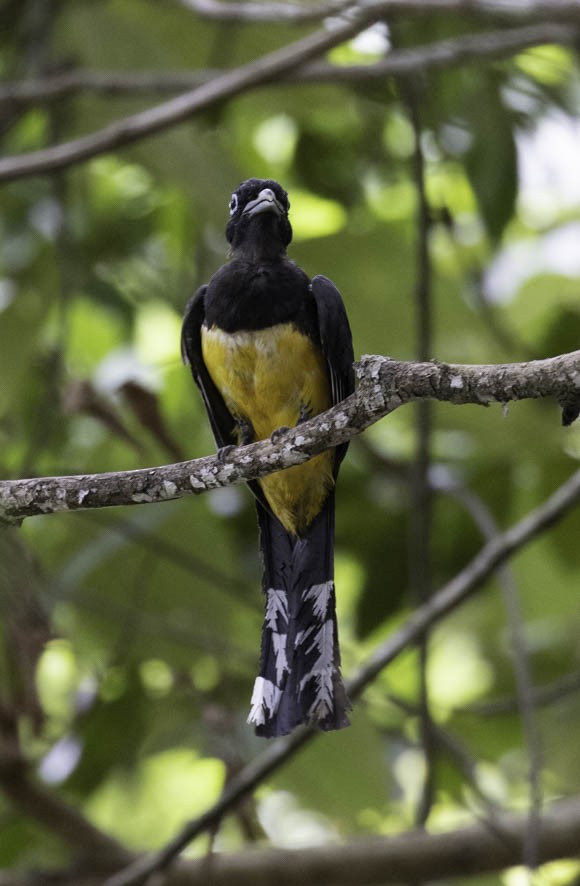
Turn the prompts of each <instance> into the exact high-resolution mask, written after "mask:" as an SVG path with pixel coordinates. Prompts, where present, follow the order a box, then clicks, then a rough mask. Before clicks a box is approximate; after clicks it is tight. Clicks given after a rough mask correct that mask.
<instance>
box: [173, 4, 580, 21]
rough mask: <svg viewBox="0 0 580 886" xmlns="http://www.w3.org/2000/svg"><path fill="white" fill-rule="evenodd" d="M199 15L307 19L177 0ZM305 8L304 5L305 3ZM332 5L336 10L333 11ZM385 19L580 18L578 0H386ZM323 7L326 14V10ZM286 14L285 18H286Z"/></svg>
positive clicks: (295, 11) (269, 9)
mask: <svg viewBox="0 0 580 886" xmlns="http://www.w3.org/2000/svg"><path fill="white" fill-rule="evenodd" d="M180 2H181V3H182V5H184V6H187V7H188V8H190V9H191V10H192V11H194V12H196V13H197V14H198V15H203V16H205V17H208V18H214V19H221V20H222V21H277V20H279V21H287V20H292V21H299V20H300V19H302V21H304V20H305V19H306V20H308V14H307V13H302V12H301V9H302V7H301V6H299V5H298V4H292V5H291V6H290V10H289V11H288V12H287V13H284V12H283V7H284V6H285V4H282V3H276V2H270V3H252V2H245V3H233V2H227V0H180ZM379 2H380V0H360V2H359V3H358V4H356V3H354V2H353V0H350V2H347V0H344V2H343V3H342V4H341V3H340V0H336V3H335V4H333V0H327V3H326V4H325V3H324V2H319V3H316V4H313V5H314V10H315V12H316V15H315V16H314V19H316V18H319V17H321V16H323V15H329V14H336V13H337V12H339V11H340V10H341V9H342V8H344V10H345V11H348V9H349V7H351V8H357V7H358V6H364V7H367V8H371V7H373V6H375V5H377V4H378V3H379ZM304 6H305V8H308V7H307V4H304ZM333 6H335V7H336V8H333ZM380 6H381V8H382V10H383V15H385V16H395V15H396V16H411V15H432V14H433V13H437V14H442V15H445V14H449V13H459V14H461V15H466V14H468V15H472V16H473V15H477V16H493V17H494V18H503V19H506V20H508V21H511V20H516V21H518V20H521V19H529V18H537V17H541V18H544V16H545V15H546V13H547V12H548V11H549V14H550V18H562V19H574V18H578V17H580V0H550V3H549V9H548V5H547V4H546V2H545V0H387V2H380ZM325 7H326V11H325ZM285 15H287V18H285Z"/></svg>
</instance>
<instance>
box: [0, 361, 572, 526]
mask: <svg viewBox="0 0 580 886" xmlns="http://www.w3.org/2000/svg"><path fill="white" fill-rule="evenodd" d="M358 370H359V385H358V388H357V390H356V392H355V393H354V394H352V395H351V396H350V397H348V398H347V399H346V400H344V401H343V402H342V403H340V404H338V406H335V407H333V408H332V409H329V410H328V412H324V413H322V414H321V415H319V416H316V418H313V419H310V420H309V421H307V422H304V423H302V424H300V425H299V426H298V427H296V428H292V429H291V430H288V431H284V432H281V433H280V434H279V436H277V438H276V442H272V440H262V441H260V442H259V443H253V444H251V445H250V446H241V447H236V449H234V450H233V451H231V452H228V453H227V455H225V456H223V457H218V456H207V457H205V458H200V459H196V460H195V461H185V462H180V463H179V464H176V465H164V466H163V467H156V468H144V469H141V470H135V471H119V472H116V473H107V474H89V475H77V476H71V477H42V478H39V479H36V478H35V479H31V480H4V481H0V520H4V521H8V522H10V521H18V520H22V519H23V518H24V517H30V516H34V515H38V514H49V513H55V512H58V511H69V510H79V509H89V508H90V509H92V508H102V507H111V506H115V505H134V504H143V503H152V502H160V501H167V500H169V499H176V498H181V497H182V496H184V495H187V494H190V495H191V494H192V493H193V494H200V493H202V492H206V491H207V490H209V489H216V488H218V487H220V486H231V485H233V484H235V483H243V482H246V481H247V480H251V479H255V478H257V477H262V476H265V475H266V474H271V473H273V472H274V471H279V470H281V469H283V468H288V467H291V466H292V465H296V464H302V463H303V462H305V461H307V460H308V459H309V458H311V457H312V456H314V455H317V454H318V453H319V452H323V451H324V450H325V449H329V448H331V447H332V446H336V445H338V444H339V443H342V442H345V441H346V440H350V439H351V438H352V437H354V436H356V434H358V433H360V432H361V431H363V430H364V429H365V428H367V427H369V426H370V425H371V424H373V423H374V422H376V421H378V420H379V419H380V418H382V417H383V416H385V415H388V414H389V413H390V412H393V411H394V410H395V409H398V408H399V407H400V406H402V405H403V404H404V403H410V402H412V401H414V400H421V399H432V400H441V401H446V402H449V403H455V404H465V403H472V404H477V405H480V406H488V405H489V404H490V403H492V402H494V401H497V402H501V403H507V402H508V401H510V400H525V399H529V398H534V399H536V398H540V397H554V398H556V399H557V400H558V401H560V400H562V399H564V398H565V397H566V396H569V395H571V394H577V392H578V386H579V384H580V351H573V352H572V353H570V354H563V355H560V356H558V357H550V358H548V359H546V360H534V361H532V362H530V363H504V364H494V365H479V366H475V365H474V366H469V365H464V364H449V363H406V362H398V361H396V360H391V359H389V358H387V357H380V356H372V357H371V356H367V357H363V358H362V360H361V363H360V364H359V367H358Z"/></svg>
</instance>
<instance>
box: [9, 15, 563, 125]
mask: <svg viewBox="0 0 580 886" xmlns="http://www.w3.org/2000/svg"><path fill="white" fill-rule="evenodd" d="M577 35H578V32H577V30H576V29H575V28H574V27H572V26H570V25H566V24H557V23H556V24H553V23H545V24H539V25H537V24H536V25H523V26H521V27H516V28H508V29H502V30H494V31H485V32H483V33H478V34H463V35H462V36H461V37H459V38H457V37H451V38H448V39H446V40H439V41H437V42H435V43H429V44H426V45H424V46H413V47H410V48H406V49H396V50H392V51H391V52H389V53H388V55H387V56H385V58H383V59H381V60H380V61H377V62H374V63H373V64H370V65H336V64H329V63H328V62H310V63H309V64H305V65H303V66H302V67H301V68H299V69H298V70H295V71H292V72H289V73H288V74H285V75H284V76H280V77H279V78H277V79H276V80H275V81H274V82H273V83H269V84H268V85H269V86H287V85H288V84H297V85H303V84H305V83H331V84H337V83H365V82H369V81H370V82H372V81H375V80H384V79H385V78H387V77H390V76H395V77H405V76H414V75H416V74H424V73H426V72H428V71H432V70H435V69H438V68H451V67H454V66H456V65H461V64H469V63H472V62H481V61H485V60H488V61H494V60H496V59H500V58H503V57H504V56H506V55H511V54H513V53H514V52H519V51H522V50H524V49H528V48H530V47H533V46H538V45H543V44H546V43H562V44H567V43H574V42H575V40H576V39H577ZM224 73H225V72H224V71H223V70H211V69H205V70H199V71H130V72H127V71H91V70H72V71H66V72H64V73H60V74H54V75H52V76H47V77H43V78H42V79H34V80H21V81H16V82H13V83H4V84H2V85H0V106H14V108H16V109H17V108H25V107H28V106H31V105H37V104H45V103H49V102H53V101H59V100H61V99H62V98H66V97H68V96H71V95H75V94H77V93H79V92H92V93H95V94H97V95H104V96H116V95H118V96H127V95H135V96H139V95H155V94H160V95H164V94H168V93H169V94H175V93H179V92H186V91H187V92H191V91H192V90H194V89H197V88H198V87H200V86H202V85H203V84H204V83H207V82H209V81H210V80H215V79H216V78H217V77H220V76H221V75H223V74H224ZM258 85H260V84H258ZM248 88H250V87H248Z"/></svg>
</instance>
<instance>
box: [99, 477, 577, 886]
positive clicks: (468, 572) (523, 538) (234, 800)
mask: <svg viewBox="0 0 580 886" xmlns="http://www.w3.org/2000/svg"><path fill="white" fill-rule="evenodd" d="M579 500H580V471H577V472H576V473H575V474H573V475H572V477H570V479H569V480H568V481H567V482H566V483H564V484H563V485H562V486H560V487H559V488H558V489H557V490H556V492H554V493H553V494H552V495H551V496H550V497H549V498H548V499H547V500H546V501H545V502H544V503H543V504H542V505H541V506H540V507H538V508H536V509H535V510H534V511H532V512H531V513H530V514H528V515H527V516H526V517H524V518H523V519H522V520H520V522H519V523H516V524H515V526H512V527H511V529H508V530H507V531H506V532H505V533H503V534H502V535H498V536H496V537H495V538H493V539H492V540H491V541H490V542H488V543H487V544H486V545H485V546H484V547H483V548H482V549H481V550H480V552H479V553H478V554H477V555H476V557H474V559H473V560H472V561H471V562H470V563H469V564H468V565H467V566H466V567H465V569H463V570H462V571H461V572H460V573H459V574H458V575H457V576H456V577H455V578H454V579H452V581H450V582H449V583H448V584H447V585H446V586H445V587H444V588H442V590H440V591H439V592H438V593H437V594H435V595H434V596H433V597H431V599H430V600H429V601H428V602H427V603H425V604H424V605H423V606H421V607H420V608H419V609H417V610H416V611H415V612H414V613H413V614H412V615H411V616H410V617H409V619H408V620H407V621H406V623H405V624H404V625H403V626H402V627H401V628H400V629H399V630H398V631H396V632H395V633H394V634H392V635H391V636H390V637H389V638H388V640H386V641H385V643H383V644H382V645H381V646H379V647H378V649H376V650H375V652H374V653H373V654H372V655H371V656H370V657H369V658H368V659H367V661H366V662H365V664H363V665H362V666H361V667H360V668H359V670H358V671H357V673H356V674H355V675H354V677H353V678H352V679H351V680H349V681H348V686H347V691H348V694H349V695H350V696H351V698H356V697H357V696H359V695H360V694H361V693H362V692H363V691H364V689H365V688H366V687H367V686H368V685H369V684H370V683H372V682H373V681H374V680H375V679H376V677H377V676H378V675H379V674H380V672H381V671H382V670H383V669H384V668H385V667H386V666H387V665H389V664H390V663H391V662H392V661H394V660H395V659H396V658H397V657H398V656H399V655H400V654H401V653H402V652H403V651H405V650H406V649H408V648H409V647H411V646H413V645H414V644H416V642H417V640H418V639H419V638H420V637H421V636H422V635H423V634H424V633H425V631H426V630H428V629H429V628H431V627H432V626H433V625H434V624H436V623H437V622H439V621H441V619H442V618H444V617H445V616H446V615H448V614H449V613H450V612H451V611H453V610H455V609H456V608H457V607H458V606H459V605H460V604H461V603H462V602H463V601H464V600H466V599H467V598H468V597H469V596H470V595H471V594H473V593H474V592H475V591H476V590H478V589H479V588H480V587H481V586H482V584H483V583H484V581H485V580H486V579H487V578H488V577H489V576H490V575H491V574H492V573H493V572H494V571H495V570H496V569H497V568H498V567H499V566H501V565H502V564H503V563H504V562H506V560H507V559H508V558H509V557H511V556H513V554H514V553H515V552H516V551H518V550H520V549H521V548H522V547H524V546H525V545H526V544H528V543H529V542H530V541H532V539H534V538H535V537H536V536H537V535H539V534H540V533H542V532H544V531H545V530H546V529H548V527H550V526H553V525H554V524H555V523H556V522H558V521H559V520H561V519H562V517H563V516H564V515H565V514H566V513H567V512H568V511H569V510H570V509H571V508H572V507H574V505H576V504H577V502H578V501H579ZM317 734H318V733H316V732H314V731H313V730H311V729H308V728H301V729H299V730H297V731H296V732H294V733H293V734H292V735H290V736H287V737H285V738H282V739H277V740H276V741H274V742H273V743H272V744H270V746H269V747H268V748H267V749H266V751H264V753H263V754H261V755H260V756H259V757H258V758H257V759H256V760H254V761H252V762H251V763H250V764H248V765H247V766H246V767H245V768H244V769H243V770H242V771H241V772H240V773H239V774H238V775H237V776H236V777H235V778H234V779H232V781H231V782H230V784H229V786H228V788H227V789H226V790H225V791H224V793H223V794H222V796H221V797H220V799H219V800H218V801H217V802H216V803H215V804H214V805H213V806H211V807H210V808H209V809H208V810H206V812H205V813H204V814H203V815H201V816H200V817H199V818H197V819H195V820H193V821H191V822H189V823H188V824H187V825H186V826H185V827H184V828H183V829H182V830H181V831H180V832H179V833H178V834H177V835H176V836H175V837H174V838H173V839H172V840H171V841H170V842H169V843H168V844H167V845H166V846H165V847H164V848H163V849H161V850H160V851H159V852H156V853H153V854H151V855H148V856H144V857H143V858H140V859H138V860H137V861H136V862H135V863H134V864H132V865H131V866H130V867H128V868H127V869H126V870H124V871H122V872H121V873H119V874H116V875H114V876H112V877H110V878H109V879H108V880H107V882H106V884H105V886H138V884H142V883H143V882H144V881H145V880H146V879H147V877H148V876H150V875H151V874H152V873H153V872H155V871H160V870H164V869H165V868H166V867H167V866H168V865H169V864H170V863H171V862H172V861H173V860H174V859H175V858H176V857H177V855H178V854H179V853H180V852H181V851H182V850H183V849H184V848H185V846H187V845H188V843H190V842H191V841H192V840H193V839H195V837H197V836H198V835H199V834H201V833H203V832H204V831H206V830H207V829H208V828H210V827H212V826H213V825H214V824H215V822H216V821H221V819H222V818H223V816H224V815H226V814H227V813H228V812H230V811H231V810H232V809H233V808H235V807H236V806H237V804H238V803H239V802H240V800H241V799H243V798H244V797H246V796H247V795H248V794H249V793H251V792H252V791H253V790H255V788H256V787H257V786H258V785H259V784H261V783H262V782H263V781H264V780H265V779H266V778H267V777H268V776H269V775H271V774H272V772H274V771H276V770H277V769H279V768H280V767H281V766H282V764H283V763H285V762H286V760H288V759H290V758H291V757H293V756H294V755H295V754H296V753H297V751H298V750H299V749H300V748H302V747H303V746H304V745H305V744H306V743H307V742H308V741H311V740H312V739H313V738H314V737H315V736H316V735H317Z"/></svg>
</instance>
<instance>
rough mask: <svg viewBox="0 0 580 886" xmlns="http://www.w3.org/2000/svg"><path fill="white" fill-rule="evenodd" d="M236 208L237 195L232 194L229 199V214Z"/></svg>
mask: <svg viewBox="0 0 580 886" xmlns="http://www.w3.org/2000/svg"><path fill="white" fill-rule="evenodd" d="M237 208H238V195H237V194H232V199H231V200H230V215H233V214H234V212H235V211H236V209H237Z"/></svg>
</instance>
